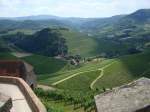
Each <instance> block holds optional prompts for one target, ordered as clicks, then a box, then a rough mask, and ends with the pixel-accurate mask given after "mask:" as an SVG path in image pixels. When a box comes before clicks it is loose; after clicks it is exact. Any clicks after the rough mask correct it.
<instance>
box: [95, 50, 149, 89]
mask: <svg viewBox="0 0 150 112" xmlns="http://www.w3.org/2000/svg"><path fill="white" fill-rule="evenodd" d="M149 56H150V53H149V52H145V53H140V54H135V55H130V56H124V57H122V58H119V59H116V61H115V63H114V64H112V65H111V66H109V67H108V68H106V69H105V70H104V76H103V77H102V78H101V79H99V80H98V81H97V83H96V84H95V88H99V89H103V87H105V88H112V87H116V86H121V85H123V84H125V83H128V82H131V81H132V80H135V79H138V78H140V77H148V78H150V69H149V68H150V64H149V62H150V57H149Z"/></svg>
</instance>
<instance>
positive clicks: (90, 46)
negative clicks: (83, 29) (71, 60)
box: [61, 30, 98, 57]
mask: <svg viewBox="0 0 150 112" xmlns="http://www.w3.org/2000/svg"><path fill="white" fill-rule="evenodd" d="M61 33H62V35H63V37H64V38H65V39H66V41H67V45H68V48H69V54H71V55H76V54H79V55H81V56H83V57H90V56H95V55H98V51H97V49H98V43H97V41H96V40H95V39H94V38H92V37H88V35H87V34H83V33H80V32H76V31H72V30H70V31H66V30H61Z"/></svg>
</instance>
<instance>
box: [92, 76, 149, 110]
mask: <svg viewBox="0 0 150 112" xmlns="http://www.w3.org/2000/svg"><path fill="white" fill-rule="evenodd" d="M95 102H96V108H97V112H150V79H148V78H140V79H139V80H136V81H133V82H132V83H129V84H127V85H123V86H121V87H117V88H114V89H113V90H110V91H107V92H105V93H102V94H100V95H97V96H95Z"/></svg>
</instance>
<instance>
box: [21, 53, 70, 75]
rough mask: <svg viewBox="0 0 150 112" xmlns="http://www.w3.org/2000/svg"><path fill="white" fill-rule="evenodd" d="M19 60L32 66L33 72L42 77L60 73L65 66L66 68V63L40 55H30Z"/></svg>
mask: <svg viewBox="0 0 150 112" xmlns="http://www.w3.org/2000/svg"><path fill="white" fill-rule="evenodd" d="M21 59H23V60H25V61H26V62H28V63H30V64H31V65H33V66H34V70H35V72H36V73H37V74H42V75H44V74H52V73H55V72H58V71H61V70H63V69H64V67H65V66H67V62H66V61H62V60H58V59H54V58H51V57H46V56H41V55H32V56H27V57H24V58H21Z"/></svg>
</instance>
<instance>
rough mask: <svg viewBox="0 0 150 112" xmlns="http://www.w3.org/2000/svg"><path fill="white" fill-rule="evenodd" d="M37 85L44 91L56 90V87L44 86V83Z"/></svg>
mask: <svg viewBox="0 0 150 112" xmlns="http://www.w3.org/2000/svg"><path fill="white" fill-rule="evenodd" d="M37 87H38V88H41V89H43V90H44V91H54V90H56V88H53V87H50V86H46V85H38V86H37Z"/></svg>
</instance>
